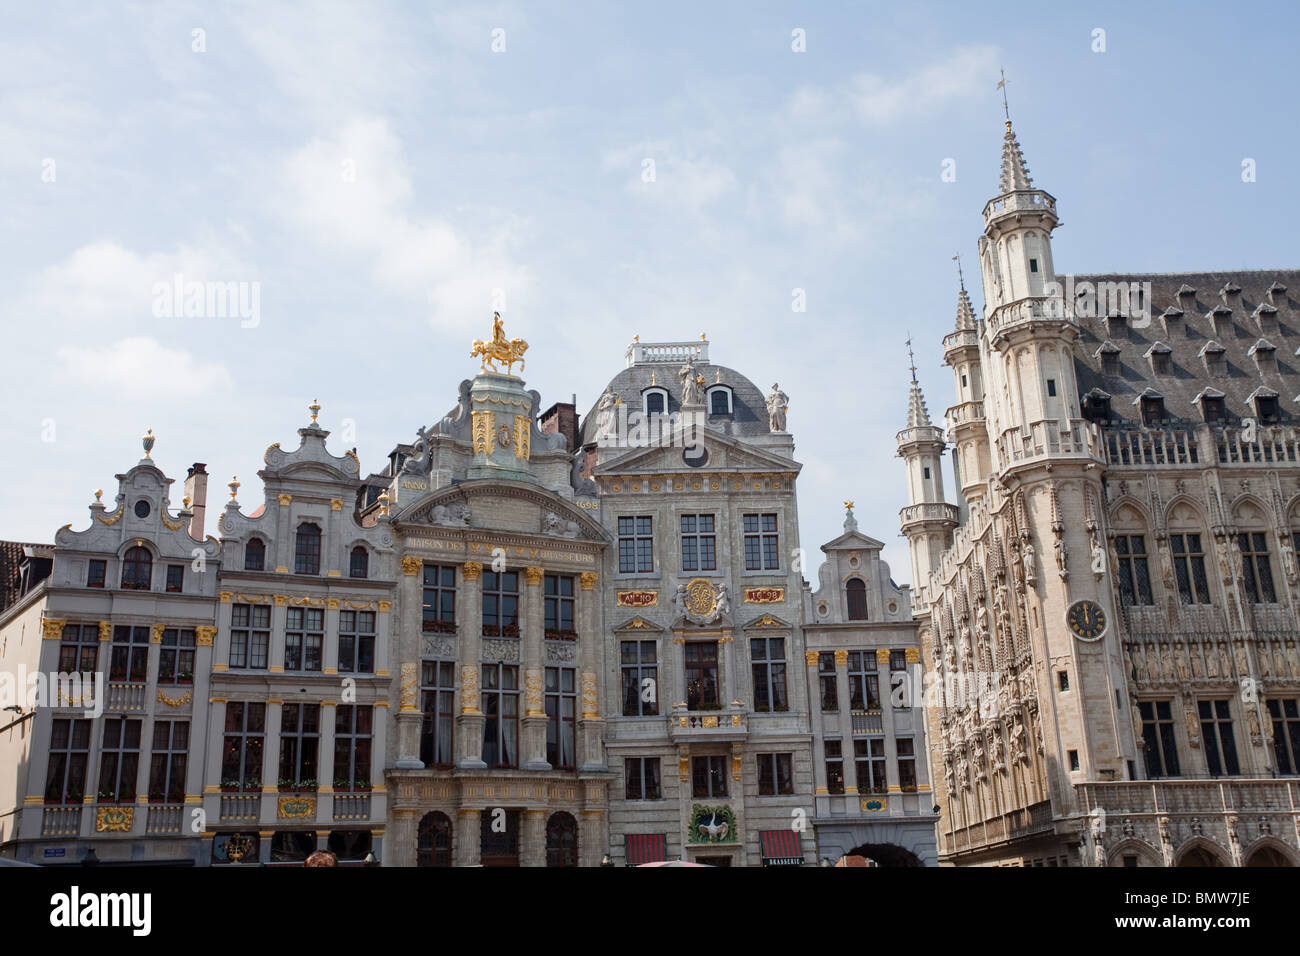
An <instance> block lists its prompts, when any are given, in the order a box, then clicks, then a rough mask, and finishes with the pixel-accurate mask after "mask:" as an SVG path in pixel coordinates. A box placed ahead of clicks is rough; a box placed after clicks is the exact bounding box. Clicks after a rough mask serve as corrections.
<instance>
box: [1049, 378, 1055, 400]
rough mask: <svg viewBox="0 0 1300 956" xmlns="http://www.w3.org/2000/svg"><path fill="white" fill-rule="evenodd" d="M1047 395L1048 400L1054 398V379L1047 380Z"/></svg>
mask: <svg viewBox="0 0 1300 956" xmlns="http://www.w3.org/2000/svg"><path fill="white" fill-rule="evenodd" d="M1047 395H1048V397H1049V398H1055V397H1056V379H1054V378H1049V379H1048V380H1047Z"/></svg>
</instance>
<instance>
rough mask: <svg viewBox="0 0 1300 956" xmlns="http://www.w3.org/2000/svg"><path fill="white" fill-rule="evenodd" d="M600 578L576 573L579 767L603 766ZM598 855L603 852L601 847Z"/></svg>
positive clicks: (595, 574) (589, 768)
mask: <svg viewBox="0 0 1300 956" xmlns="http://www.w3.org/2000/svg"><path fill="white" fill-rule="evenodd" d="M599 580H600V576H599V575H598V574H597V573H596V572H595V571H583V572H582V574H580V575H578V584H579V589H580V590H579V593H578V595H577V598H578V607H577V615H578V620H577V625H578V666H579V669H580V674H579V678H580V684H581V696H582V699H581V700H580V701H579V702H578V704H579V706H580V708H581V709H580V710H579V711H578V740H577V746H578V766H579V767H580V768H581V769H582V770H604V769H606V763H605V747H604V725H605V721H604V720H603V719H602V718H601V716H600V681H599V674H600V669H601V668H600V652H601V647H602V645H603V641H604V636H603V635H602V634H601V627H600V606H599V601H600V592H599V591H597V590H596V583H597V582H598V581H599ZM656 690H657V689H656ZM662 707H663V705H662V704H660V710H659V712H660V713H663V712H664V711H663V709H662ZM601 855H602V856H603V855H604V851H603V850H602V853H601ZM597 862H599V860H597Z"/></svg>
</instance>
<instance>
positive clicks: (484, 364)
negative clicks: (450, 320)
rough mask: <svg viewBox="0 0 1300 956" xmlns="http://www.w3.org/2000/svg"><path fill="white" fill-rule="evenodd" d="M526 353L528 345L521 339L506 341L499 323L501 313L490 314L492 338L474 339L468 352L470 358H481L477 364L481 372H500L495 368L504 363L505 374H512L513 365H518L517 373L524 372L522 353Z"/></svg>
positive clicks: (501, 325)
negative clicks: (472, 345)
mask: <svg viewBox="0 0 1300 956" xmlns="http://www.w3.org/2000/svg"><path fill="white" fill-rule="evenodd" d="M526 351H528V343H527V342H525V341H524V340H523V339H507V338H506V333H505V330H504V327H503V323H502V322H501V313H500V312H493V313H492V338H491V339H490V340H488V341H484V340H483V339H475V340H474V347H473V349H472V350H471V351H470V353H469V355H470V358H473V357H474V356H476V355H479V356H482V361H481V362H480V363H479V369H480V370H481V371H484V372H486V371H488V369H489V368H491V370H492V371H493V372H500V371H501V370H500V369H499V368H497V366H496V363H497V362H505V363H506V374H507V375H510V374H512V373H513V368H514V364H515V363H516V362H518V363H519V371H521V372H522V371H523V370H524V353H525V352H526Z"/></svg>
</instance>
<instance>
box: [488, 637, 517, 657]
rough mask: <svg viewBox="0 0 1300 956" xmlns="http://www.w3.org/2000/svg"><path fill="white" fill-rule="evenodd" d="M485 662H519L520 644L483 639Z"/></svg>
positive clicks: (512, 641)
mask: <svg viewBox="0 0 1300 956" xmlns="http://www.w3.org/2000/svg"><path fill="white" fill-rule="evenodd" d="M483 660H485V661H517V660H519V642H518V641H517V640H494V639H492V638H484V639H483Z"/></svg>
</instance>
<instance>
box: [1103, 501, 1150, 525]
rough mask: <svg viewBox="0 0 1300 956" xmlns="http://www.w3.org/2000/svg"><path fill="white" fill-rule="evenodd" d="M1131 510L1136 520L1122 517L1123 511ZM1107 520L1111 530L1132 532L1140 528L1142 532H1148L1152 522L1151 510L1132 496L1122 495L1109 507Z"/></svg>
mask: <svg viewBox="0 0 1300 956" xmlns="http://www.w3.org/2000/svg"><path fill="white" fill-rule="evenodd" d="M1125 508H1131V509H1133V511H1134V512H1136V514H1137V517H1136V518H1129V517H1126V516H1124V515H1123V509H1125ZM1108 520H1109V523H1110V526H1111V530H1113V531H1118V530H1124V531H1128V530H1132V529H1134V528H1140V529H1141V530H1143V531H1146V530H1149V529H1150V528H1151V527H1152V526H1153V525H1154V522H1153V521H1152V520H1151V509H1150V508H1148V507H1147V506H1146V505H1144V504H1143V503H1142V502H1140V501H1138V500H1137V499H1136V498H1134V497H1133V496H1132V495H1122V496H1120V497H1119V498H1117V499H1116V500H1115V503H1114V504H1113V505H1111V508H1110V514H1109V516H1108Z"/></svg>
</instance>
